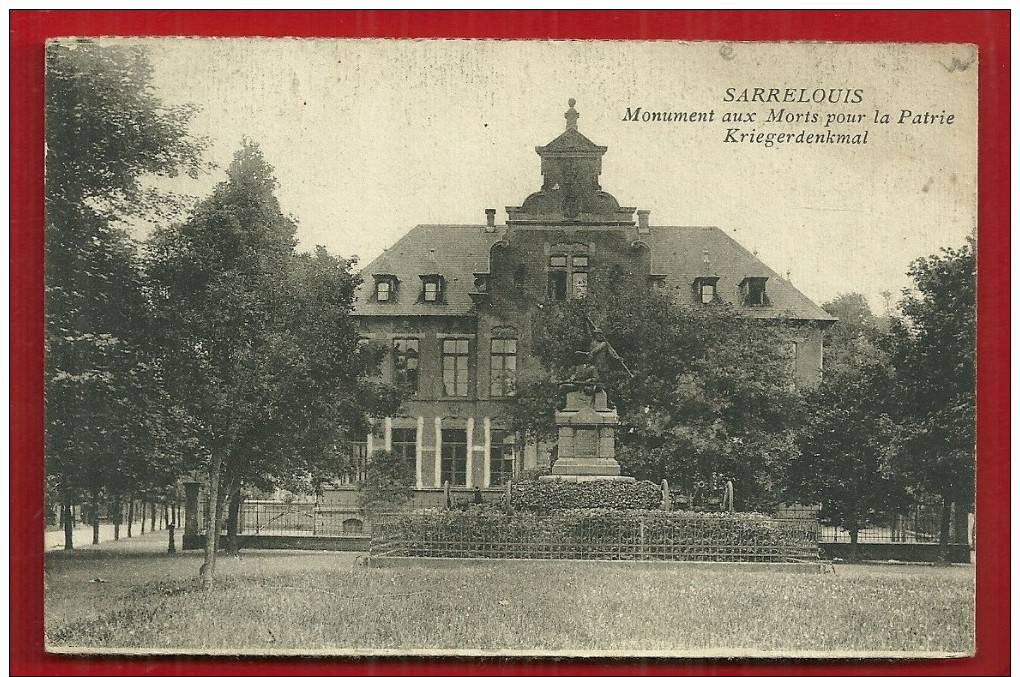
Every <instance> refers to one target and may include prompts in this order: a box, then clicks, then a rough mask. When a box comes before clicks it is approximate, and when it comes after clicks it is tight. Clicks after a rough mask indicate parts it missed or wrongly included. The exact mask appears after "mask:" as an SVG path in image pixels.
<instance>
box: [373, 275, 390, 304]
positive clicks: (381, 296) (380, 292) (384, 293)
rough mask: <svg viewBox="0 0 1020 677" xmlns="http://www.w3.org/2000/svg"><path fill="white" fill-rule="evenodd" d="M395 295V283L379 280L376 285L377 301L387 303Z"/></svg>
mask: <svg viewBox="0 0 1020 677" xmlns="http://www.w3.org/2000/svg"><path fill="white" fill-rule="evenodd" d="M392 293H393V283H392V282H390V281H389V280H378V281H376V283H375V298H376V300H377V301H382V302H386V301H389V300H390V296H391V295H392Z"/></svg>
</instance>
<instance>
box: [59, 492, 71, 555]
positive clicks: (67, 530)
mask: <svg viewBox="0 0 1020 677" xmlns="http://www.w3.org/2000/svg"><path fill="white" fill-rule="evenodd" d="M60 510H61V512H62V513H63V515H62V517H63V520H64V550H74V518H73V517H71V491H70V489H64V504H63V505H62V506H61V508H60Z"/></svg>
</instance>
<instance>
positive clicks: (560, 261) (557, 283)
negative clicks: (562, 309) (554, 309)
mask: <svg viewBox="0 0 1020 677" xmlns="http://www.w3.org/2000/svg"><path fill="white" fill-rule="evenodd" d="M549 298H550V299H552V300H554V301H563V300H565V299H566V298H567V257H566V256H550V257H549Z"/></svg>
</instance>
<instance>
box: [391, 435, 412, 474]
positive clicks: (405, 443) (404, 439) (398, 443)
mask: <svg viewBox="0 0 1020 677" xmlns="http://www.w3.org/2000/svg"><path fill="white" fill-rule="evenodd" d="M391 445H392V446H391V448H392V449H393V452H394V453H395V454H396V455H397V456H399V457H400V459H401V462H402V464H403V467H402V470H403V472H404V473H405V474H407V475H410V476H411V477H413V476H414V468H415V456H416V455H417V453H418V429H417V428H394V429H393V433H392V438H391Z"/></svg>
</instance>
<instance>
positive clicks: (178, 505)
mask: <svg viewBox="0 0 1020 677" xmlns="http://www.w3.org/2000/svg"><path fill="white" fill-rule="evenodd" d="M174 510H176V511H177V518H176V521H175V524H180V523H181V504H180V503H175V504H174Z"/></svg>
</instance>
